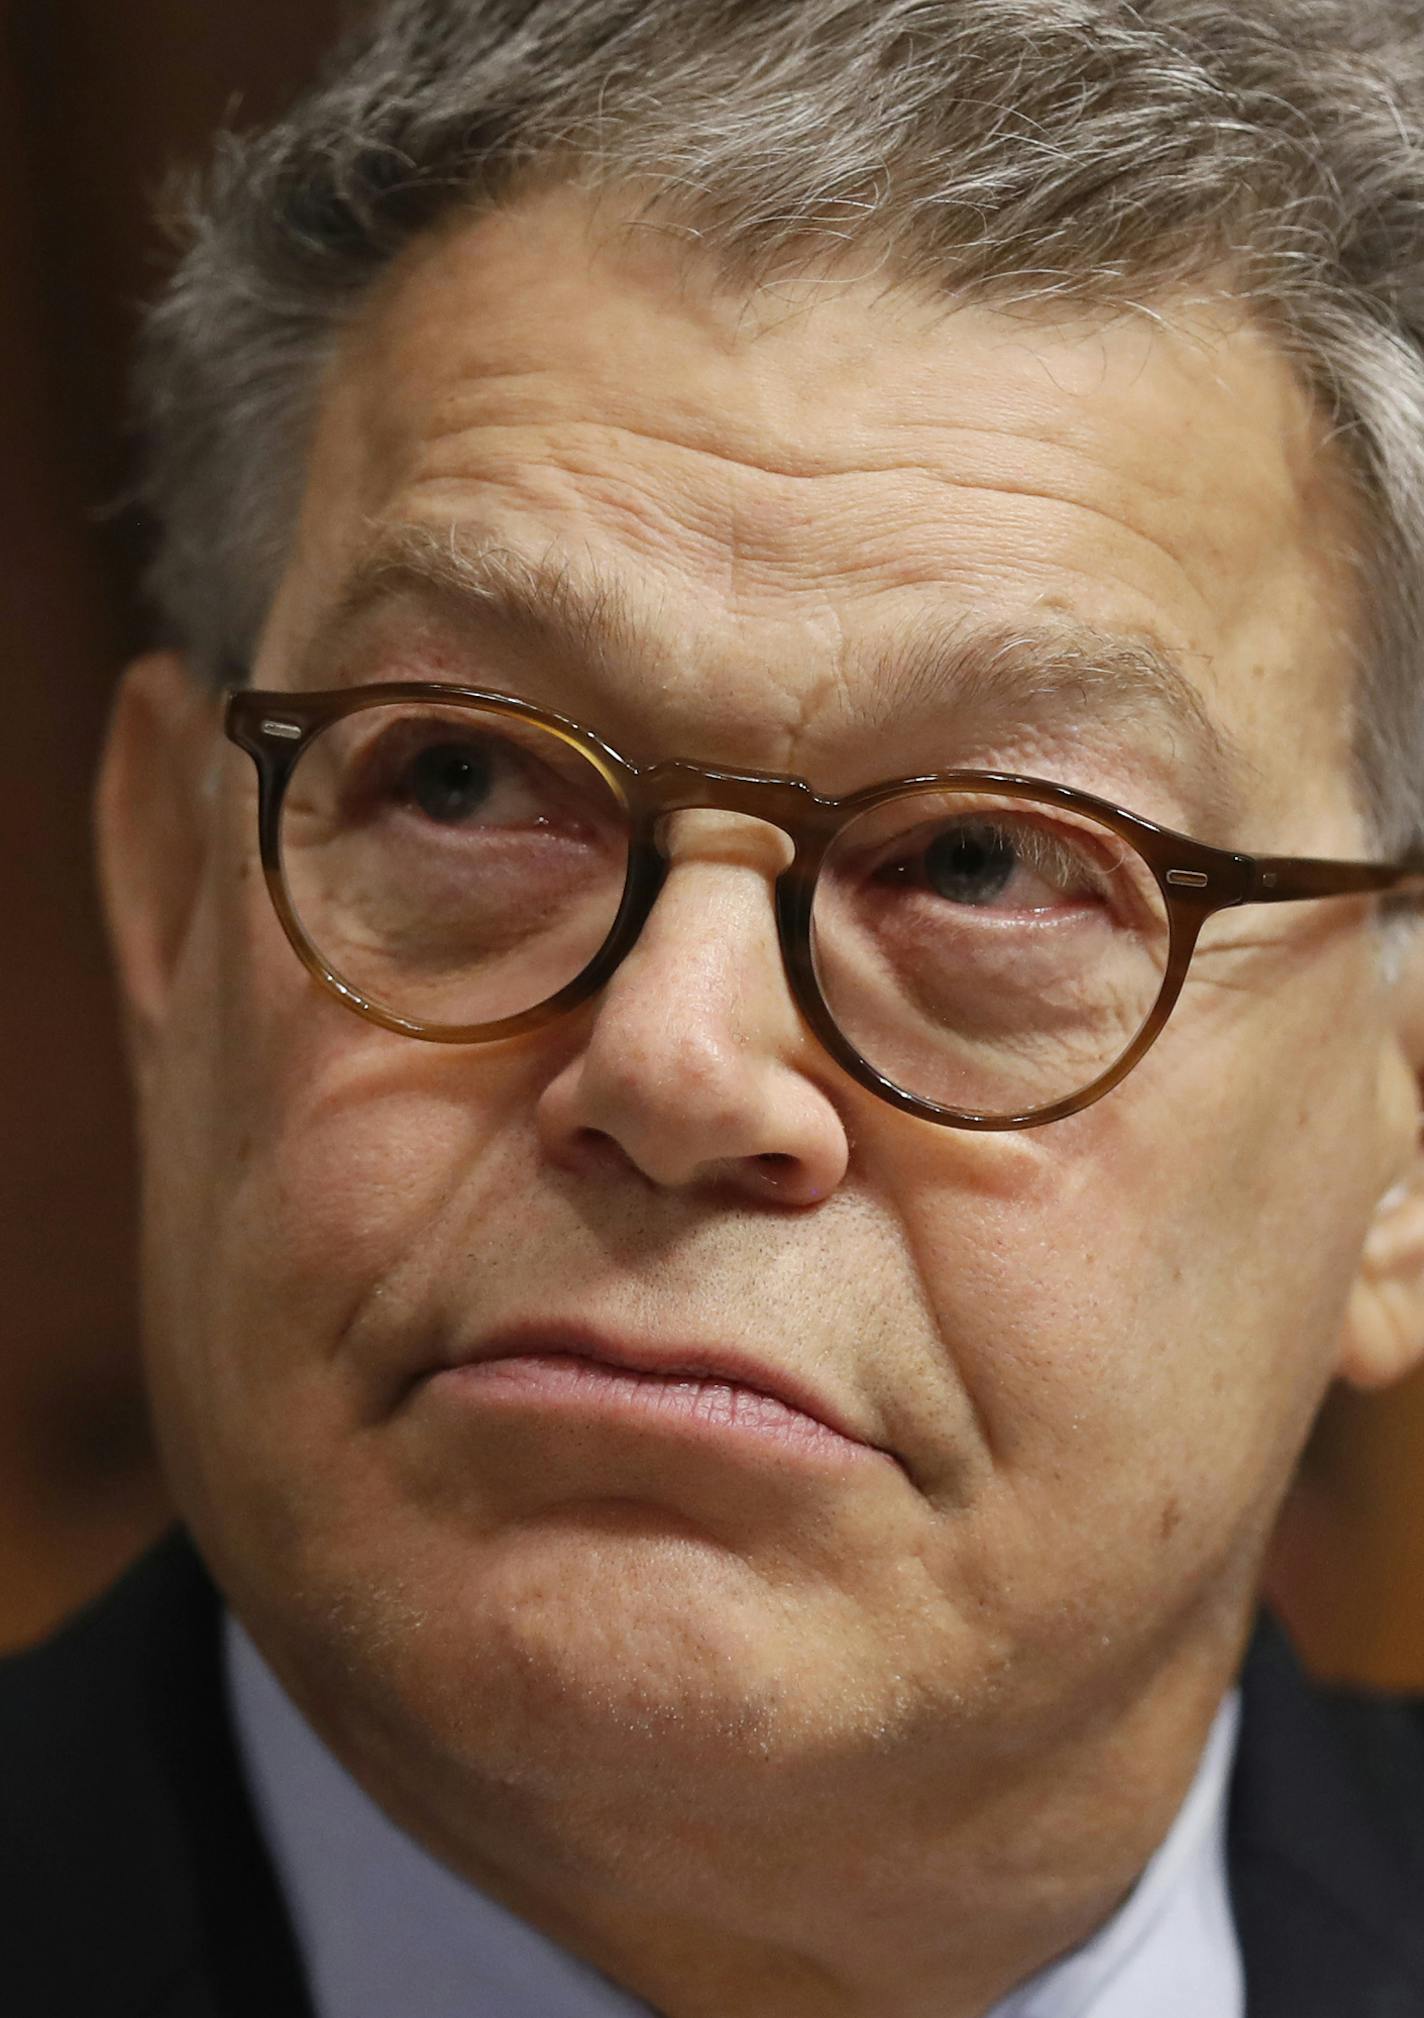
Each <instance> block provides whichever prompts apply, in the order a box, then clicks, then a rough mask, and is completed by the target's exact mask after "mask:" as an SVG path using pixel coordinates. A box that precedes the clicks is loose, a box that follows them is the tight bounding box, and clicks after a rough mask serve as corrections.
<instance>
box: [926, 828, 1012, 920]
mask: <svg viewBox="0 0 1424 2018" xmlns="http://www.w3.org/2000/svg"><path fill="white" fill-rule="evenodd" d="M1017 867H1018V856H1017V854H1016V853H1015V851H1014V845H1013V842H1012V841H1011V840H1010V839H1009V838H1008V836H1007V835H1006V834H1004V833H1002V832H1001V831H1000V830H999V829H998V828H997V827H989V826H974V827H970V826H965V827H951V828H950V829H949V831H948V832H947V833H944V834H941V835H939V836H938V838H937V839H936V840H934V841H932V842H931V843H930V845H929V847H928V848H927V849H926V851H925V877H926V880H927V881H928V883H929V886H930V888H931V889H932V890H933V891H935V893H936V894H937V895H938V896H941V897H947V898H948V899H949V900H950V902H951V903H954V904H989V903H992V902H993V900H994V898H995V897H998V896H1001V895H1002V894H1003V892H1004V889H1005V887H1006V886H1007V884H1008V881H1009V878H1010V877H1011V876H1012V875H1013V873H1014V870H1015V869H1016V868H1017Z"/></svg>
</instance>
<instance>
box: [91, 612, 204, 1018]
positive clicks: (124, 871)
mask: <svg viewBox="0 0 1424 2018" xmlns="http://www.w3.org/2000/svg"><path fill="white" fill-rule="evenodd" d="M215 706H216V701H215V697H214V695H213V694H212V693H211V692H210V691H209V690H207V689H205V688H203V687H202V686H201V685H200V684H199V682H198V681H197V680H196V679H195V678H194V676H193V675H192V673H190V672H189V670H188V668H187V666H186V665H185V663H184V661H183V660H182V659H181V658H180V657H178V656H177V654H175V653H171V652H155V653H152V654H150V655H149V656H147V657H145V658H142V659H139V660H136V661H135V663H134V664H133V665H131V666H130V667H129V668H128V670H127V672H126V673H125V674H124V677H123V680H122V682H121V684H120V687H119V692H118V695H117V697H116V699H115V702H114V707H113V712H112V714H111V717H110V721H109V731H108V737H107V740H106V743H105V747H104V756H103V762H102V764H101V767H100V772H99V784H98V795H97V802H96V826H97V842H98V852H99V880H100V885H101V889H102V892H103V899H104V911H105V916H106V919H107V923H108V929H109V938H110V942H111V945H112V947H113V950H114V958H115V962H116V965H117V968H118V973H119V982H120V987H121V990H122V995H123V1002H124V1008H125V1013H126V1019H127V1022H128V1026H129V1034H130V1040H131V1042H132V1043H133V1044H134V1046H135V1047H136V1050H137V1052H138V1054H139V1056H141V1055H142V1052H143V1050H144V1049H145V1048H146V1046H147V1043H148V1041H149V1040H151V1038H152V1037H153V1035H154V1034H155V1033H156V1032H157V1030H158V1029H159V1028H160V1027H161V1026H162V1023H163V1021H164V1017H165V1014H166V1010H167V1003H168V997H169V993H170V989H171V986H172V980H173V975H174V972H175V969H176V967H177V964H178V960H179V957H180V954H181V951H182V947H183V944H184V941H185V939H186V936H187V932H188V927H189V923H190V921H191V918H192V914H193V909H194V904H195V902H196V898H197V892H198V886H199V882H200V879H201V874H202V864H203V857H204V853H205V848H206V842H207V832H208V824H209V821H208V813H207V808H206V805H205V781H206V779H207V776H208V774H209V771H210V768H211V763H212V738H213V735H214V732H215V724H214V710H215Z"/></svg>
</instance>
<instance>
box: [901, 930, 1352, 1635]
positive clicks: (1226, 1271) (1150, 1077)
mask: <svg viewBox="0 0 1424 2018" xmlns="http://www.w3.org/2000/svg"><path fill="white" fill-rule="evenodd" d="M1317 983H1318V985H1316V986H1314V987H1313V988H1312V989H1310V990H1308V991H1307V992H1305V993H1304V994H1302V995H1299V996H1297V997H1295V998H1288V997H1276V998H1271V999H1269V1000H1267V999H1263V998H1262V997H1260V996H1253V995H1252V994H1251V993H1249V992H1247V991H1246V990H1244V989H1242V990H1240V991H1233V992H1230V993H1228V992H1227V991H1225V990H1224V989H1223V990H1219V991H1218V992H1217V994H1216V995H1215V996H1214V998H1213V1000H1212V1001H1211V1002H1208V1001H1207V1000H1206V998H1205V996H1203V998H1202V999H1201V1000H1200V1002H1199V1003H1198V1004H1197V1005H1196V1006H1197V1012H1198V1013H1197V1014H1196V1016H1195V1017H1194V1018H1191V1019H1185V1020H1184V1025H1183V1028H1182V1030H1181V1032H1180V1033H1179V1034H1180V1040H1181V1041H1180V1042H1178V1043H1177V1044H1175V1045H1174V1046H1173V1047H1172V1048H1171V1049H1169V1048H1168V1046H1169V1045H1171V1043H1172V1038H1173V1035H1174V1031H1173V1030H1171V1029H1169V1031H1168V1033H1167V1035H1166V1036H1165V1037H1164V1039H1163V1041H1162V1044H1161V1045H1159V1047H1158V1049H1157V1051H1156V1052H1154V1053H1153V1054H1151V1055H1150V1056H1149V1058H1148V1059H1147V1060H1146V1061H1144V1063H1143V1065H1142V1066H1141V1067H1140V1068H1139V1070H1138V1072H1137V1073H1136V1074H1135V1075H1133V1077H1132V1078H1130V1079H1129V1080H1128V1081H1126V1082H1125V1084H1124V1086H1123V1087H1122V1088H1120V1089H1119V1090H1118V1092H1117V1093H1115V1094H1113V1095H1110V1096H1108V1098H1107V1099H1106V1100H1104V1101H1102V1102H1101V1103H1099V1104H1098V1105H1097V1106H1096V1107H1094V1108H1092V1109H1089V1110H1087V1111H1085V1112H1084V1113H1083V1114H1082V1115H1081V1116H1078V1117H1075V1118H1074V1119H1073V1120H1071V1121H1068V1122H1065V1123H1061V1124H1058V1125H1057V1126H1055V1127H1052V1128H1047V1129H1044V1130H1043V1131H1041V1132H1036V1131H1030V1132H1028V1133H1026V1134H1025V1135H1024V1136H1023V1137H1021V1138H1018V1139H1017V1140H1013V1141H1009V1140H1006V1139H1004V1138H999V1139H998V1140H997V1141H996V1139H995V1138H992V1137H986V1138H979V1139H978V1140H977V1141H971V1142H966V1143H958V1144H950V1145H947V1146H945V1147H944V1148H943V1149H942V1150H941V1153H940V1155H939V1158H938V1170H937V1172H936V1171H935V1170H932V1169H930V1168H927V1167H926V1164H923V1163H922V1165H921V1167H920V1168H919V1170H918V1171H917V1172H916V1173H914V1174H913V1177H912V1178H911V1179H910V1180H909V1181H903V1182H901V1184H900V1187H899V1194H898V1210H899V1216H900V1218H901V1220H902V1223H903V1224H904V1225H905V1227H906V1228H907V1231H908V1234H909V1238H910V1242H911V1249H912V1253H913V1258H914V1264H915V1267H916V1269H917V1272H918V1274H919V1277H920V1280H921V1282H922V1283H923V1284H924V1285H925V1289H926V1297H927V1301H928V1302H929V1303H930V1305H931V1307H932V1310H933V1316H934V1322H935V1326H936V1330H937V1332H938V1335H939V1338H940V1340H941V1342H942V1346H943V1349H944V1351H945V1353H946V1354H947V1355H948V1356H949V1357H950V1358H951V1359H952V1362H953V1365H954V1371H955V1375H956V1377H957V1379H958V1380H959V1381H960V1382H961V1383H962V1385H963V1387H964V1389H965V1390H966V1392H967V1394H968V1395H969V1397H970V1398H971V1400H972V1402H973V1404H974V1409H975V1414H976V1417H977V1420H978V1422H979V1423H980V1425H981V1429H982V1434H983V1437H984V1439H985V1441H986V1444H987V1445H988V1446H989V1448H990V1449H991V1451H992V1453H993V1460H994V1462H993V1467H992V1479H991V1482H990V1483H989V1484H988V1486H987V1487H986V1492H985V1497H984V1501H983V1509H984V1518H983V1519H982V1521H981V1523H980V1526H979V1529H978V1534H979V1536H980V1538H981V1539H982V1540H983V1543H984V1548H985V1562H986V1568H985V1571H984V1575H985V1578H986V1580H987V1581H988V1582H990V1583H993V1582H995V1581H996V1580H997V1579H998V1578H999V1577H1003V1578H1004V1579H1006V1580H1007V1579H1008V1578H1009V1577H1010V1575H1011V1574H1012V1575H1013V1576H1016V1577H1018V1578H1020V1580H1021V1581H1022V1583H1023V1588H1024V1589H1025V1591H1032V1592H1033V1594H1034V1599H1035V1601H1037V1600H1038V1599H1040V1598H1041V1597H1042V1595H1043V1593H1042V1589H1041V1581H1042V1578H1043V1577H1047V1576H1051V1577H1054V1578H1061V1577H1062V1576H1063V1575H1064V1573H1065V1572H1066V1571H1069V1569H1070V1566H1071V1572H1072V1575H1073V1576H1074V1577H1075V1579H1076V1580H1077V1583H1078V1587H1080V1588H1088V1587H1090V1586H1091V1585H1092V1584H1093V1582H1094V1580H1095V1579H1096V1578H1097V1577H1098V1574H1099V1569H1100V1570H1101V1576H1102V1579H1103V1580H1104V1582H1106V1580H1108V1579H1111V1578H1114V1577H1115V1578H1116V1580H1117V1581H1118V1583H1119V1584H1120V1583H1121V1582H1122V1564H1123V1563H1124V1562H1127V1561H1133V1560H1135V1561H1137V1562H1139V1563H1140V1564H1141V1565H1142V1567H1143V1573H1144V1575H1146V1576H1149V1577H1154V1578H1155V1577H1159V1576H1161V1575H1162V1573H1163V1571H1164V1569H1165V1568H1166V1567H1167V1566H1168V1565H1169V1564H1170V1566H1171V1568H1172V1571H1173V1574H1174V1575H1177V1576H1178V1577H1180V1578H1182V1579H1183V1588H1190V1587H1191V1585H1192V1583H1193V1582H1194V1581H1200V1580H1201V1579H1202V1578H1204V1577H1205V1576H1206V1574H1207V1572H1208V1571H1209V1570H1210V1569H1212V1568H1215V1567H1217V1566H1219V1565H1220V1563H1221V1562H1222V1560H1223V1559H1224V1558H1225V1557H1226V1556H1227V1555H1229V1554H1230V1553H1231V1552H1232V1551H1233V1550H1238V1551H1249V1550H1250V1549H1251V1548H1254V1547H1256V1546H1258V1545H1259V1544H1260V1543H1261V1542H1263V1540H1264V1537H1265V1532H1266V1529H1267V1528H1268V1526H1269V1523H1270V1520H1271V1518H1272V1515H1273V1512H1274V1508H1275V1504H1276V1501H1277V1500H1278V1498H1279V1496H1280V1494H1281V1492H1282V1491H1283V1490H1284V1487H1285V1483H1286V1480H1287V1477H1288V1475H1289V1471H1290V1468H1291V1466H1292V1465H1293V1463H1294V1460H1295V1457H1296V1455H1297V1453H1298V1450H1299V1447H1300V1444H1301V1441H1302V1440H1303V1437H1304V1435H1305V1433H1306V1430H1307V1427H1308V1424H1309V1422H1310V1420H1311V1417H1312V1415H1313V1413H1314V1410H1315V1407H1316V1405H1317V1403H1318V1401H1319V1398H1320V1395H1321V1393H1322V1391H1323V1389H1324V1386H1325V1385H1326V1383H1327V1381H1328V1379H1329V1377H1330V1372H1331V1369H1332V1365H1333V1361H1334V1356H1335V1353H1336V1350H1337V1347H1338V1339H1339V1333H1340V1325H1341V1319H1342V1315H1343V1311H1344V1307H1345V1303H1346V1299H1347V1297H1348V1293H1349V1289H1350V1286H1351V1283H1352V1282H1353V1279H1354V1275H1355V1271H1356V1266H1357V1262H1358V1256H1359V1249H1360V1244H1361V1240H1362V1236H1363V1229H1364V1225H1365V1223H1366V1219H1367V1216H1368V1211H1369V1207H1370V1205H1371V1203H1372V1201H1373V1198H1374V1196H1375V1186H1376V1182H1377V1179H1376V1171H1375V1163H1376V1160H1377V1144H1376V1142H1375V1138H1374V1135H1373V1133H1372V1129H1373V1126H1374V1123H1375V1111H1376V1103H1375V1098H1374V1069H1375V1068H1374V1058H1375V1053H1374V1052H1373V1051H1372V1049H1371V1045H1370V1040H1369V1037H1368V1031H1369V1029H1370V1028H1371V1007H1370V987H1369V982H1368V980H1367V979H1366V980H1363V981H1362V980H1360V979H1359V978H1358V975H1356V974H1354V973H1352V971H1351V969H1350V968H1349V967H1346V968H1344V969H1342V970H1341V971H1339V972H1331V971H1322V972H1321V973H1320V974H1319V975H1318V976H1317ZM931 1147H938V1145H931ZM1049 1536H1052V1537H1053V1545H1052V1547H1049V1546H1048V1544H1047V1540H1046V1538H1047V1537H1049ZM1143 1537H1151V1538H1152V1539H1153V1544H1154V1545H1153V1547H1151V1548H1149V1549H1144V1548H1143V1547H1142V1545H1141V1544H1142V1538H1143ZM1159 1544H1160V1546H1159ZM1095 1565H1097V1566H1098V1568H1095ZM1114 1565H1116V1567H1114ZM1035 1566H1036V1567H1035Z"/></svg>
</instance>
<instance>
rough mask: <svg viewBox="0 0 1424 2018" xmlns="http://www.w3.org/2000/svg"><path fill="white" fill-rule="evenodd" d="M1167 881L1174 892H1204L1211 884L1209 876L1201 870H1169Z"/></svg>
mask: <svg viewBox="0 0 1424 2018" xmlns="http://www.w3.org/2000/svg"><path fill="white" fill-rule="evenodd" d="M1167 881H1168V882H1169V883H1170V884H1171V885H1172V887H1173V889H1174V890H1205V889H1208V888H1209V887H1210V884H1211V878H1210V876H1208V875H1206V874H1205V873H1204V872H1203V871H1202V870H1201V869H1169V870H1168V871H1167Z"/></svg>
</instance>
